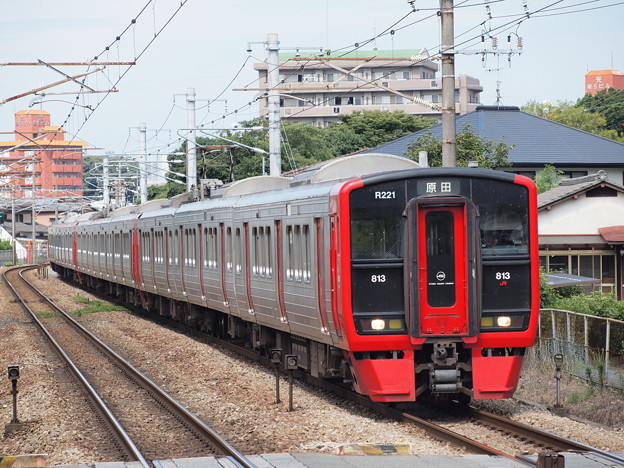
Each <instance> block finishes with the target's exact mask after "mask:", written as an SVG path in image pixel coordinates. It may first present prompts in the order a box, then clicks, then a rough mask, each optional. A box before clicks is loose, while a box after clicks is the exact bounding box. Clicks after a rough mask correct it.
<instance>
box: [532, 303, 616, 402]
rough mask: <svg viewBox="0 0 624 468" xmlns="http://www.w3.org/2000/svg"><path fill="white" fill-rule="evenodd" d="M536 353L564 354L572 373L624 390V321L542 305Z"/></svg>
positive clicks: (547, 354)
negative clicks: (548, 307) (544, 307)
mask: <svg viewBox="0 0 624 468" xmlns="http://www.w3.org/2000/svg"><path fill="white" fill-rule="evenodd" d="M536 345H537V346H536V350H535V352H536V353H539V354H542V355H543V356H545V357H546V356H553V355H554V354H556V353H561V354H563V356H564V358H565V362H566V369H567V371H568V372H570V373H571V374H574V375H576V376H577V377H580V378H582V379H586V380H588V381H590V382H592V383H595V384H598V385H601V386H608V387H613V388H616V389H620V390H624V321H621V320H615V319H610V318H606V317H596V316H593V315H585V314H579V313H576V312H571V311H567V310H557V309H542V310H541V312H540V323H539V331H538V338H537V342H536Z"/></svg>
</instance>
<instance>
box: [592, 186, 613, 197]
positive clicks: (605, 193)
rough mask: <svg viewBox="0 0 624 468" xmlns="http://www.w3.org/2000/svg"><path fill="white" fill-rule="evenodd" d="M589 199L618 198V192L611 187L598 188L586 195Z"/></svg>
mask: <svg viewBox="0 0 624 468" xmlns="http://www.w3.org/2000/svg"><path fill="white" fill-rule="evenodd" d="M585 196H586V197H587V198H603V197H617V191H616V190H614V189H612V188H611V187H596V188H595V189H592V190H590V191H589V192H587V193H586V194H585Z"/></svg>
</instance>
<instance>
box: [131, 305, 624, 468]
mask: <svg viewBox="0 0 624 468" xmlns="http://www.w3.org/2000/svg"><path fill="white" fill-rule="evenodd" d="M141 313H142V314H143V315H144V316H146V317H149V318H151V319H153V320H156V321H159V322H163V323H166V324H168V325H171V326H173V327H176V328H179V329H181V330H184V331H185V333H187V334H192V335H194V336H196V337H198V338H201V339H203V340H205V341H209V342H211V343H214V344H218V345H219V346H222V347H224V348H227V349H230V350H232V351H234V352H236V353H238V354H241V355H243V356H245V357H247V358H249V359H252V360H255V361H260V362H263V363H264V364H265V365H266V366H267V367H272V366H273V364H271V363H270V361H269V360H268V359H266V358H264V357H262V356H260V355H258V354H257V353H255V352H254V351H252V350H249V349H245V348H241V347H239V346H237V345H235V344H233V343H230V342H227V341H223V340H220V339H218V338H215V337H212V336H208V335H206V334H205V333H202V332H198V331H195V330H191V329H189V328H187V327H185V326H184V325H181V324H179V323H178V322H175V321H172V320H170V319H167V318H164V317H154V316H153V315H151V314H148V313H144V312H141ZM295 375H296V377H297V378H298V379H300V380H302V381H305V382H307V383H309V384H310V385H312V386H315V387H317V388H321V389H323V390H326V391H329V392H332V393H334V394H336V395H338V396H340V397H342V398H344V399H346V400H349V401H354V402H356V403H358V404H359V405H360V406H362V407H365V408H369V409H371V410H373V411H375V412H377V413H379V414H382V415H384V416H386V417H388V418H391V419H394V420H397V421H402V422H405V423H406V424H412V425H415V426H417V427H420V428H421V429H423V430H424V431H425V432H426V433H427V434H429V435H430V436H431V437H432V438H434V439H437V440H442V441H444V442H447V443H449V444H452V445H455V446H458V447H461V448H463V449H465V450H466V451H467V452H469V453H473V454H480V455H490V456H498V457H505V458H508V459H511V460H514V461H515V462H518V463H519V464H522V465H526V466H537V464H538V460H537V455H538V454H539V453H540V452H581V453H588V454H592V457H593V458H594V459H597V458H600V459H602V460H604V461H605V463H611V464H612V465H608V466H618V465H622V466H624V457H621V456H618V455H614V454H612V453H610V452H606V451H604V450H601V449H599V448H597V447H592V446H590V445H587V444H584V443H582V442H578V441H575V440H572V439H568V438H566V437H563V436H559V435H557V434H554V433H551V432H548V431H544V430H541V429H539V428H536V427H533V426H529V425H526V424H523V423H520V422H517V421H514V420H512V419H508V418H504V417H502V416H497V415H494V414H491V413H488V412H485V411H481V410H479V409H476V408H473V407H471V406H466V405H458V404H450V405H449V404H446V405H439V404H433V405H428V406H425V405H424V404H418V405H401V407H400V408H402V409H399V407H396V408H395V407H391V406H389V405H387V404H381V403H375V402H373V401H371V400H370V399H369V398H367V397H364V396H361V395H359V394H357V393H354V392H352V391H351V390H348V389H346V388H345V387H343V386H340V385H337V384H334V383H332V382H329V381H327V380H322V379H317V378H314V377H311V376H310V375H307V374H304V373H300V372H295ZM475 426H477V427H478V428H477V429H476V430H475ZM468 433H471V435H467V434H468ZM474 433H478V434H479V436H478V437H474V436H473V435H472V434H474ZM501 437H502V438H504V439H506V441H507V442H506V443H505V444H503V446H494V445H495V444H494V443H492V442H491V441H492V440H495V439H501ZM496 445H498V444H496Z"/></svg>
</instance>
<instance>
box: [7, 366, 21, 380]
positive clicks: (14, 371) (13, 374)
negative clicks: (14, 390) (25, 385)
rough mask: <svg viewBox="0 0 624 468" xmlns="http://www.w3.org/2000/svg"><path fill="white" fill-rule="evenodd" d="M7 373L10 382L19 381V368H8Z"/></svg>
mask: <svg viewBox="0 0 624 468" xmlns="http://www.w3.org/2000/svg"><path fill="white" fill-rule="evenodd" d="M7 373H8V376H9V380H10V381H11V382H13V381H16V380H17V379H19V366H9V369H8V372H7Z"/></svg>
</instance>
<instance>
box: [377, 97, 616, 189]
mask: <svg viewBox="0 0 624 468" xmlns="http://www.w3.org/2000/svg"><path fill="white" fill-rule="evenodd" d="M467 125H470V126H471V127H472V129H473V130H474V131H475V132H476V133H477V134H479V135H480V136H481V137H482V138H485V139H487V140H492V141H493V142H495V143H498V142H500V141H502V142H504V143H505V144H507V145H509V146H513V147H514V148H513V149H512V150H511V151H510V152H509V156H508V158H509V160H510V161H511V162H512V167H511V168H500V169H503V170H510V171H511V172H516V173H522V174H525V175H529V176H534V175H535V174H536V173H537V172H539V171H540V170H541V169H542V168H543V167H544V166H545V165H546V164H550V165H554V166H555V167H556V168H557V169H559V170H560V171H563V172H564V174H565V175H566V176H567V177H577V176H581V175H587V174H588V173H590V172H596V171H597V170H599V169H602V170H604V171H605V172H606V173H607V175H608V177H609V179H610V180H611V181H614V182H618V183H622V182H624V172H623V171H624V144H622V143H618V142H616V141H613V140H609V139H607V138H603V137H600V136H597V135H594V134H592V133H588V132H584V131H582V130H578V129H576V128H573V127H569V126H567V125H563V124H561V123H558V122H554V121H552V120H548V119H544V118H542V117H538V116H535V115H533V114H529V113H527V112H523V111H521V110H520V109H519V108H518V107H503V106H479V107H477V109H476V110H475V111H474V112H470V113H468V114H465V115H462V116H459V117H457V122H456V127H457V132H460V131H462V130H463V128H464V127H465V126H467ZM427 132H430V133H431V134H432V135H433V136H434V137H436V138H438V139H441V138H442V126H441V125H440V124H438V125H434V126H433V127H429V128H426V129H424V130H420V131H418V132H415V133H412V134H410V135H406V136H404V137H402V138H398V139H396V140H394V141H391V142H388V143H386V144H384V145H381V146H378V147H377V148H373V149H371V150H368V151H369V152H371V153H389V154H395V155H398V156H404V155H405V151H406V150H407V147H408V146H409V145H410V143H412V142H414V141H415V140H416V139H417V138H418V137H420V136H422V135H425V134H426V133H427Z"/></svg>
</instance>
